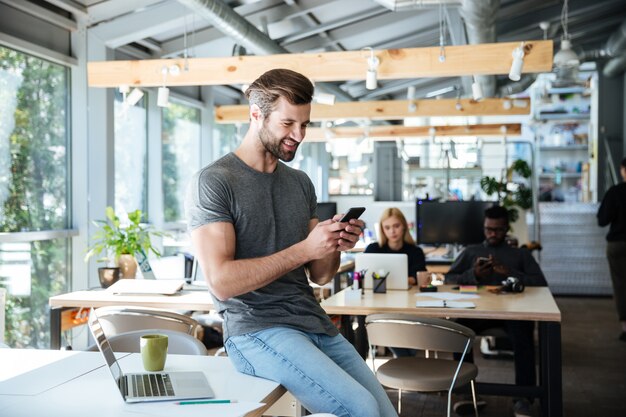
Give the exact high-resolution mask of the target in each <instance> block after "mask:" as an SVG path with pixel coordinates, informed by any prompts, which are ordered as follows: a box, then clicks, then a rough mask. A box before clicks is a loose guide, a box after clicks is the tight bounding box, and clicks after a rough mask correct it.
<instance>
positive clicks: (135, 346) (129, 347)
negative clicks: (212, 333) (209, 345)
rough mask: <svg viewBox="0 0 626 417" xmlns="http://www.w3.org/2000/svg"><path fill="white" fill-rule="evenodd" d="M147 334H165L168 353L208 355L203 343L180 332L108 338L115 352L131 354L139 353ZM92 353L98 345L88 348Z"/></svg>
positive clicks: (149, 331)
mask: <svg viewBox="0 0 626 417" xmlns="http://www.w3.org/2000/svg"><path fill="white" fill-rule="evenodd" d="M105 334H106V332H105ZM145 334H164V335H167V338H168V344H167V345H168V346H167V353H177V354H180V355H206V354H207V350H206V347H205V346H204V345H203V344H202V342H201V341H199V340H198V339H196V338H195V337H194V336H192V335H190V334H187V333H183V332H179V331H176V330H167V329H165V330H164V329H142V330H133V331H130V332H125V333H118V334H116V335H114V336H110V337H109V336H107V339H108V340H109V343H110V344H111V348H112V349H113V351H114V352H130V353H139V352H140V351H141V349H140V343H139V339H140V337H141V336H143V335H145ZM87 350H88V351H90V352H95V351H97V350H98V346H97V345H92V346H89V347H88V348H87Z"/></svg>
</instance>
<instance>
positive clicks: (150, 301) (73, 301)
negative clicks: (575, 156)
mask: <svg viewBox="0 0 626 417" xmlns="http://www.w3.org/2000/svg"><path fill="white" fill-rule="evenodd" d="M48 303H49V305H50V348H51V349H59V348H60V347H61V331H62V322H61V321H62V318H61V314H62V313H63V311H64V310H66V309H68V308H76V307H82V308H90V307H93V308H98V307H104V306H137V307H155V308H164V309H169V310H194V311H208V310H212V309H213V300H212V299H211V295H210V294H209V290H208V289H207V290H204V291H201V290H194V291H181V292H179V293H176V294H174V295H159V294H155V295H118V294H113V293H111V292H108V291H104V290H100V289H97V290H88V291H74V292H70V293H66V294H59V295H55V296H53V297H50V299H49V301H48Z"/></svg>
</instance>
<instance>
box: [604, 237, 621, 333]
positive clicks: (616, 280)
mask: <svg viewBox="0 0 626 417" xmlns="http://www.w3.org/2000/svg"><path fill="white" fill-rule="evenodd" d="M606 258H607V259H608V261H609V269H610V270H611V281H613V297H614V298H615V307H616V308H617V315H618V316H619V319H620V321H626V242H607V244H606Z"/></svg>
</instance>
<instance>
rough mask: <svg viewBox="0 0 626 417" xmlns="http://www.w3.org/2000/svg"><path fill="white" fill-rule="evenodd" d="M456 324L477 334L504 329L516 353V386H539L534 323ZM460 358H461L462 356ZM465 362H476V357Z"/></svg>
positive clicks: (462, 321)
mask: <svg viewBox="0 0 626 417" xmlns="http://www.w3.org/2000/svg"><path fill="white" fill-rule="evenodd" d="M456 322H457V323H459V324H462V325H463V326H467V327H469V328H470V329H472V330H474V332H476V334H480V332H482V331H485V330H487V329H493V328H494V327H500V328H504V331H505V332H506V334H507V335H508V336H509V338H510V339H511V343H512V344H513V351H514V353H515V359H514V360H515V384H516V385H537V373H536V370H535V343H534V330H535V322H534V321H517V320H480V319H458V320H457V321H456ZM458 356H459V357H460V355H458ZM465 360H466V361H468V362H474V357H473V355H471V354H469V355H468V356H467V357H466V358H465Z"/></svg>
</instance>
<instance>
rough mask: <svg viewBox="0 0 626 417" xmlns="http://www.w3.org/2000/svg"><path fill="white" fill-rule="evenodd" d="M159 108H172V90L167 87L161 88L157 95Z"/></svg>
mask: <svg viewBox="0 0 626 417" xmlns="http://www.w3.org/2000/svg"><path fill="white" fill-rule="evenodd" d="M157 106H159V107H169V106H170V89H169V88H167V87H159V93H158V94H157Z"/></svg>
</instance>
